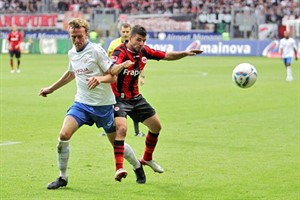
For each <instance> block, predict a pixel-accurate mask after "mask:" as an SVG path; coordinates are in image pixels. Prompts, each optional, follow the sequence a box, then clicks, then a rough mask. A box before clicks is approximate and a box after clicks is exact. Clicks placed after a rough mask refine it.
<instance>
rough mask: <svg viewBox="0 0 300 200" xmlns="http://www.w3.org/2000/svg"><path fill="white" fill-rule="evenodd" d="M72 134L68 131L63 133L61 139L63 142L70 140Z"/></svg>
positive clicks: (60, 135)
mask: <svg viewBox="0 0 300 200" xmlns="http://www.w3.org/2000/svg"><path fill="white" fill-rule="evenodd" d="M70 138H71V134H70V133H68V132H66V131H61V132H60V134H59V139H60V140H62V141H66V140H70Z"/></svg>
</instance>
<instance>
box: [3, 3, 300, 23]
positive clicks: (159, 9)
mask: <svg viewBox="0 0 300 200" xmlns="http://www.w3.org/2000/svg"><path fill="white" fill-rule="evenodd" d="M93 8H113V9H118V10H119V13H121V14H132V15H138V14H161V15H164V14H171V15H172V14H173V15H195V16H197V15H199V14H210V13H223V14H228V13H230V12H231V10H232V9H233V8H252V9H254V10H255V15H256V16H257V19H259V23H277V24H280V23H281V19H282V18H283V16H286V15H294V16H295V17H296V18H298V17H299V16H300V6H299V0H0V13H7V14H11V13H30V14H31V13H41V12H43V13H45V12H48V13H53V12H55V13H63V12H65V11H75V12H78V11H80V12H83V13H85V14H88V13H90V12H91V9H93Z"/></svg>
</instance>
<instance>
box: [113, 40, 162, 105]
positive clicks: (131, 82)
mask: <svg viewBox="0 0 300 200" xmlns="http://www.w3.org/2000/svg"><path fill="white" fill-rule="evenodd" d="M165 56H166V53H165V52H163V51H159V50H155V49H151V48H150V47H149V46H147V45H144V46H143V48H142V49H141V51H140V52H139V53H133V52H132V51H130V50H129V49H128V48H127V47H126V43H124V44H121V45H120V46H118V47H117V48H116V49H115V50H114V52H113V53H112V55H111V58H112V60H113V61H114V63H115V64H120V63H123V62H125V61H126V60H131V61H132V62H134V65H132V66H130V67H128V68H125V69H123V70H122V71H121V72H120V73H119V74H118V79H117V82H115V83H112V84H111V86H112V89H113V92H114V94H115V96H116V97H121V98H125V99H132V98H134V97H136V96H138V95H139V88H138V78H139V75H140V73H141V71H142V70H143V69H144V67H145V65H146V63H147V60H148V59H150V60H161V59H163V58H165Z"/></svg>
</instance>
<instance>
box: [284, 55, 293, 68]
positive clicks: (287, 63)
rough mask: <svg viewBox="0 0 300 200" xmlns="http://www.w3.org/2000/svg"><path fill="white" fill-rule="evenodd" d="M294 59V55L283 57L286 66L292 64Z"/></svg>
mask: <svg viewBox="0 0 300 200" xmlns="http://www.w3.org/2000/svg"><path fill="white" fill-rule="evenodd" d="M292 61H293V58H292V57H286V58H283V63H284V64H285V66H287V65H290V64H291V63H292Z"/></svg>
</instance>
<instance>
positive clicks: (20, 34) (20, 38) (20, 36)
mask: <svg viewBox="0 0 300 200" xmlns="http://www.w3.org/2000/svg"><path fill="white" fill-rule="evenodd" d="M22 41H23V35H22V33H19V43H18V44H19V45H20V44H21V43H22Z"/></svg>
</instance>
